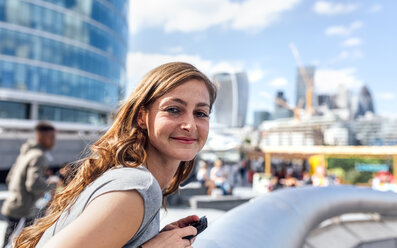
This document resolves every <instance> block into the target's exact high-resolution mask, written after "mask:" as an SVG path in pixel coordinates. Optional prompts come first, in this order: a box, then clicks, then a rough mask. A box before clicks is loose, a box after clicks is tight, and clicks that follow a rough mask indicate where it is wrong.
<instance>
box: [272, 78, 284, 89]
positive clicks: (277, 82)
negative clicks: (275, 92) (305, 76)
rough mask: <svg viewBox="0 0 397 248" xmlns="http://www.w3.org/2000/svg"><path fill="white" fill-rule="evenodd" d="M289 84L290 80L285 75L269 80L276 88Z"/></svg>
mask: <svg viewBox="0 0 397 248" xmlns="http://www.w3.org/2000/svg"><path fill="white" fill-rule="evenodd" d="M287 84H288V80H287V79H285V78H283V77H278V78H275V79H273V80H272V81H270V82H269V85H270V86H272V87H274V88H280V87H284V86H286V85H287Z"/></svg>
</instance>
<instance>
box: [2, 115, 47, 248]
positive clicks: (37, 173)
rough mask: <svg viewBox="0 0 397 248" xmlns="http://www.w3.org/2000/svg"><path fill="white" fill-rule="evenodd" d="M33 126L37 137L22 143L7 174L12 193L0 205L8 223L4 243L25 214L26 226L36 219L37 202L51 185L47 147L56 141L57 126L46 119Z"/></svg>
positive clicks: (9, 189)
mask: <svg viewBox="0 0 397 248" xmlns="http://www.w3.org/2000/svg"><path fill="white" fill-rule="evenodd" d="M34 130H35V139H32V140H28V141H27V142H26V143H25V144H23V145H22V147H21V151H20V153H19V155H18V158H17V160H16V162H15V164H14V165H13V166H12V168H11V170H10V172H9V173H8V175H7V179H6V182H7V184H8V192H9V194H8V196H7V198H6V200H5V201H4V203H3V207H2V208H1V214H3V215H4V216H5V217H6V218H7V224H8V226H7V229H6V232H5V236H4V243H3V244H4V245H3V247H5V246H6V245H7V244H8V242H9V238H10V235H11V234H12V233H13V231H14V230H15V228H16V226H17V225H18V223H19V221H20V220H21V219H22V218H25V224H24V226H27V225H30V224H32V223H33V220H34V215H35V211H34V207H35V202H36V201H37V199H39V198H40V197H42V196H43V194H44V192H46V191H48V190H50V189H51V188H52V185H51V186H50V185H48V184H47V182H46V179H45V177H44V170H45V168H46V167H47V159H46V155H45V151H47V150H50V149H51V148H52V147H53V146H54V144H55V128H54V127H53V126H52V125H51V124H49V123H47V122H40V123H38V124H37V125H36V126H35V129H34Z"/></svg>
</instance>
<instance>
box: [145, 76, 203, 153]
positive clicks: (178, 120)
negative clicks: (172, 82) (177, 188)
mask: <svg viewBox="0 0 397 248" xmlns="http://www.w3.org/2000/svg"><path fill="white" fill-rule="evenodd" d="M209 114H210V97H209V93H208V89H207V87H206V85H205V83H204V82H202V81H199V80H196V79H192V80H189V81H187V82H186V83H183V84H182V85H180V86H178V87H176V88H175V89H173V90H171V91H170V92H168V93H167V94H165V95H163V96H162V97H160V98H158V99H157V100H156V101H155V102H154V103H153V104H151V105H150V107H149V109H148V110H146V111H141V113H140V117H139V120H138V122H139V121H140V126H141V127H142V125H141V124H142V123H143V124H144V128H146V129H147V131H148V136H149V142H148V147H147V154H148V156H161V159H165V160H166V161H172V160H177V161H189V160H192V159H193V158H194V157H195V156H196V155H197V153H198V152H199V151H200V150H201V149H202V148H203V146H204V144H205V142H206V140H207V137H208V129H209Z"/></svg>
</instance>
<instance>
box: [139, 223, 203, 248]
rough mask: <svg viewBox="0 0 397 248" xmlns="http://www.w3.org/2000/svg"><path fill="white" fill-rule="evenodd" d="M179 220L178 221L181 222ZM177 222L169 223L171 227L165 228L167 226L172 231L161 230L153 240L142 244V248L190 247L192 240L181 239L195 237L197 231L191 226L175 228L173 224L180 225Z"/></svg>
mask: <svg viewBox="0 0 397 248" xmlns="http://www.w3.org/2000/svg"><path fill="white" fill-rule="evenodd" d="M189 217H190V216H189ZM187 218H188V217H187ZM185 219H186V218H185ZM181 220H184V219H181ZM181 220H179V221H181ZM179 221H176V222H173V223H171V224H172V226H171V224H169V225H167V226H169V228H172V229H171V230H168V231H165V230H164V229H163V230H162V231H161V232H160V233H159V234H157V236H155V237H154V238H153V239H151V240H149V241H147V242H146V243H144V244H143V245H142V248H168V247H172V248H185V247H192V243H193V241H194V239H192V240H188V239H183V237H186V236H189V235H196V234H197V229H196V228H194V227H193V226H186V227H182V228H179V227H176V226H175V223H180V222H179Z"/></svg>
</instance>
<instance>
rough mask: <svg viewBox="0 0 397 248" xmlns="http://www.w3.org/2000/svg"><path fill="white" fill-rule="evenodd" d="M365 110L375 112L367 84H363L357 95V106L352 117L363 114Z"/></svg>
mask: <svg viewBox="0 0 397 248" xmlns="http://www.w3.org/2000/svg"><path fill="white" fill-rule="evenodd" d="M367 112H369V113H375V109H374V104H373V101H372V96H371V93H370V92H369V90H368V88H367V86H365V85H364V86H363V87H362V88H361V90H360V94H359V96H358V106H357V110H356V113H355V114H354V117H355V118H357V117H359V116H364V115H365V114H366V113H367Z"/></svg>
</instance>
